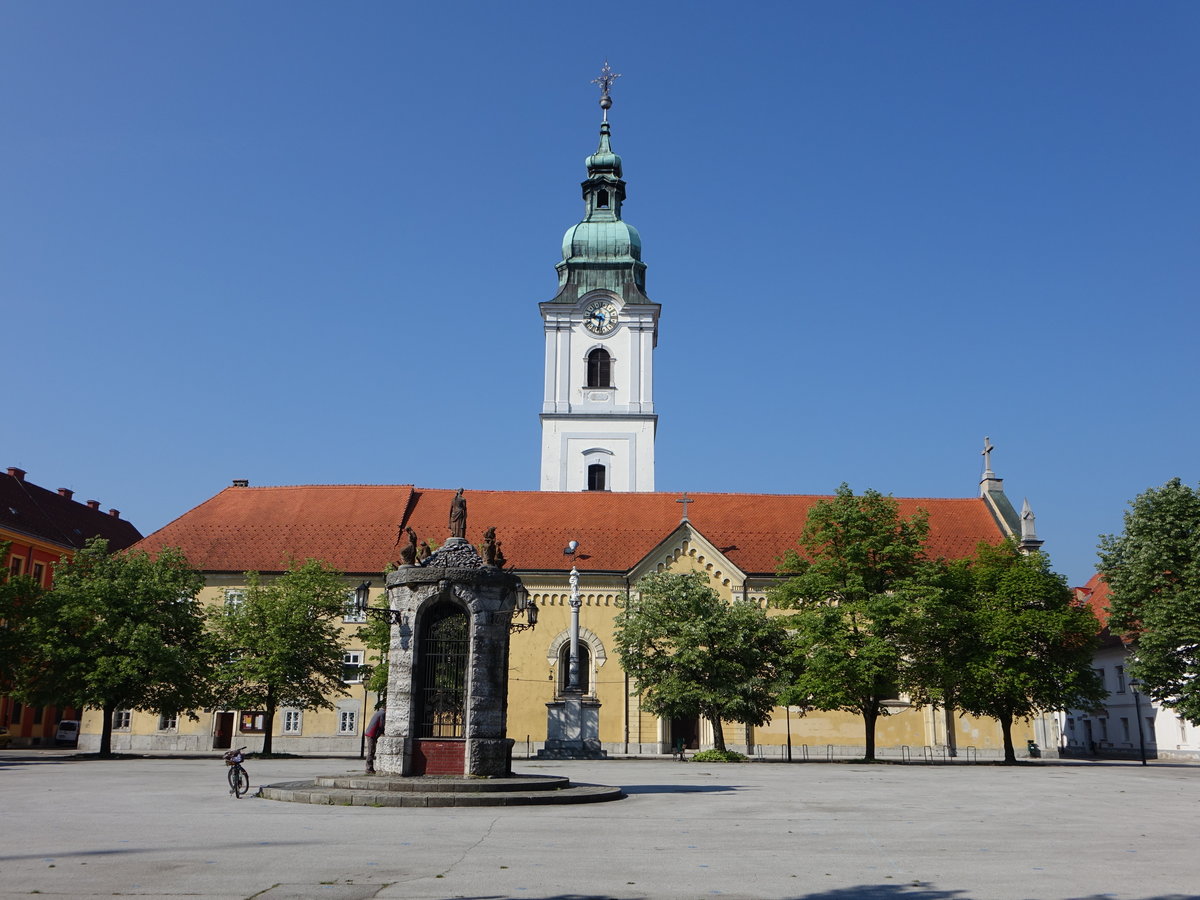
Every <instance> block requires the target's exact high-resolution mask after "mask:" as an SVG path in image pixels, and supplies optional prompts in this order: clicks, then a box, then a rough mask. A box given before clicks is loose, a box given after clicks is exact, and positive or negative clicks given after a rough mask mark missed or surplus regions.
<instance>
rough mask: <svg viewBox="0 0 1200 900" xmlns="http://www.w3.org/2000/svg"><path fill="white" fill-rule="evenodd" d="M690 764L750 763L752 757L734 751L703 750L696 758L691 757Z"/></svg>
mask: <svg viewBox="0 0 1200 900" xmlns="http://www.w3.org/2000/svg"><path fill="white" fill-rule="evenodd" d="M688 761H689V762H749V761H750V757H748V756H747V755H746V754H745V753H738V752H736V751H734V750H701V751H700V752H699V753H697V754H696V755H695V756H692V757H689V759H688Z"/></svg>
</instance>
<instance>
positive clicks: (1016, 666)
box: [956, 541, 1105, 763]
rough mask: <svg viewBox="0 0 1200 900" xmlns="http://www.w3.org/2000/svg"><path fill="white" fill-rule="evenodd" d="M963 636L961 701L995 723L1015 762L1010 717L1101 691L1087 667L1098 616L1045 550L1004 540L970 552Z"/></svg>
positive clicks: (1008, 758)
mask: <svg viewBox="0 0 1200 900" xmlns="http://www.w3.org/2000/svg"><path fill="white" fill-rule="evenodd" d="M969 571H970V576H971V581H972V584H971V597H970V611H969V616H968V617H967V618H966V620H965V621H964V622H963V626H964V628H966V629H968V631H967V632H966V634H967V637H968V642H967V647H966V652H964V653H963V654H962V655H961V656H960V657H959V659H958V660H956V662H957V663H958V664H959V665H961V666H962V670H961V676H960V678H959V679H958V683H957V685H956V689H957V697H958V703H959V705H960V706H961V708H962V709H964V710H966V711H967V712H969V713H973V714H974V715H979V716H990V717H992V718H994V719H996V720H997V721H998V722H999V723H1000V729H1001V731H1002V733H1003V736H1004V760H1005V762H1010V763H1011V762H1016V752H1015V750H1014V748H1013V743H1012V725H1013V722H1014V721H1015V720H1016V719H1028V718H1031V717H1032V716H1034V715H1035V714H1036V713H1038V712H1041V711H1044V710H1054V709H1066V708H1068V707H1071V706H1081V707H1085V708H1087V707H1092V706H1095V705H1096V704H1098V703H1100V702H1101V701H1102V700H1103V699H1104V696H1105V692H1104V688H1103V685H1102V684H1101V682H1100V679H1099V677H1098V676H1097V675H1096V673H1095V672H1094V671H1093V669H1092V654H1093V651H1094V650H1095V647H1096V643H1097V639H1098V632H1099V630H1100V626H1099V624H1098V623H1097V622H1096V617H1095V616H1094V615H1092V611H1091V610H1090V609H1089V608H1088V607H1087V606H1083V605H1079V604H1077V603H1076V602H1075V599H1074V596H1073V594H1072V592H1071V589H1070V588H1069V587H1067V583H1066V580H1065V579H1064V578H1063V577H1062V576H1061V575H1058V574H1055V573H1054V572H1052V571H1051V570H1050V561H1049V559H1048V558H1047V557H1046V555H1045V554H1043V553H1031V554H1028V555H1025V554H1023V553H1021V551H1020V550H1018V549H1017V547H1016V545H1015V544H1014V543H1013V542H1011V541H1009V542H1007V543H1005V544H1001V545H1000V546H998V547H997V546H992V545H990V544H980V545H979V547H978V548H977V550H976V553H975V557H974V558H973V559H972V560H970V563H969Z"/></svg>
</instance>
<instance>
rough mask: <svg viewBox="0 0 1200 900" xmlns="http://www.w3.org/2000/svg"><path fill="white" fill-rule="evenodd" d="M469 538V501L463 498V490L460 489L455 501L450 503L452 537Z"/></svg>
mask: <svg viewBox="0 0 1200 900" xmlns="http://www.w3.org/2000/svg"><path fill="white" fill-rule="evenodd" d="M466 536H467V501H466V500H465V499H464V498H463V489H462V488H459V489H458V493H457V494H455V495H454V499H453V500H451V501H450V537H459V538H465V537H466Z"/></svg>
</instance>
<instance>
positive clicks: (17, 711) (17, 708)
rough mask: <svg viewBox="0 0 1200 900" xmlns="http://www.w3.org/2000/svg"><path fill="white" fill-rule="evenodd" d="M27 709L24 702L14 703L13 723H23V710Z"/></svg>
mask: <svg viewBox="0 0 1200 900" xmlns="http://www.w3.org/2000/svg"><path fill="white" fill-rule="evenodd" d="M24 709H25V704H24V703H14V704H13V708H12V723H13V724H14V725H20V724H21V712H22V711H23V710H24Z"/></svg>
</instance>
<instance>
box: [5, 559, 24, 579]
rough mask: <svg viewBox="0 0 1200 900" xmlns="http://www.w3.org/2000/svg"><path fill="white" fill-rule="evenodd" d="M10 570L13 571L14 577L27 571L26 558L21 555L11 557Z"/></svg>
mask: <svg viewBox="0 0 1200 900" xmlns="http://www.w3.org/2000/svg"><path fill="white" fill-rule="evenodd" d="M8 571H10V572H12V574H13V576H14V577H15V576H17V575H20V574H21V573H22V572H23V571H25V560H24V559H22V558H21V557H19V556H14V557H11V558H10V559H9V561H8Z"/></svg>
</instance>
